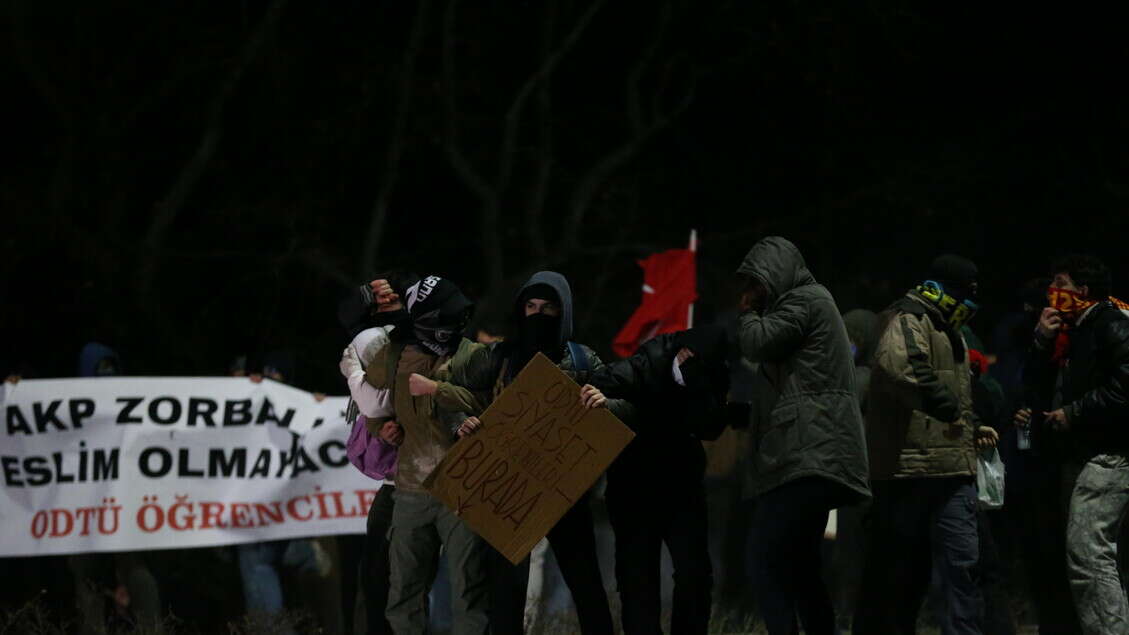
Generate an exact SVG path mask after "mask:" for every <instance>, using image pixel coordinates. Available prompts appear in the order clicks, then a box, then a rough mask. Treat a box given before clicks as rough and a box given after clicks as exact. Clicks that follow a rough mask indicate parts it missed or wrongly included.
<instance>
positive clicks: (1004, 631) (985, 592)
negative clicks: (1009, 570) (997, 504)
mask: <svg viewBox="0 0 1129 635" xmlns="http://www.w3.org/2000/svg"><path fill="white" fill-rule="evenodd" d="M1005 500H1006V499H1005ZM1001 518H1002V515H1001V514H999V512H988V511H984V510H980V511H978V512H977V513H976V520H977V527H978V529H979V540H980V544H979V551H980V561H979V562H977V563H976V572H977V573H976V577H977V579H978V581H979V583H980V593H981V595H982V596H983V597H984V624H983V629H982V630H983V631H984V635H1015V623H1014V620H1013V619H1012V616H1011V607H1010V599H1009V597H1008V593H1007V581H1006V580H1005V573H1004V563H1003V558H1002V557H1001V556H1000V550H999V549H998V548H997V546H996V539H995V536H994V535H993V533H992V523H993V522H994V521H998V520H1000V519H1001Z"/></svg>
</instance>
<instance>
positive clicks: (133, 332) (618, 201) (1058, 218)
mask: <svg viewBox="0 0 1129 635" xmlns="http://www.w3.org/2000/svg"><path fill="white" fill-rule="evenodd" d="M1123 24H1124V20H1123V16H1121V15H1115V13H1114V11H1112V10H1107V9H1100V10H1099V9H1095V8H1093V7H1090V8H1082V7H1065V6H1063V5H1045V6H1044V5H1039V4H1038V3H1036V4H1027V5H1016V6H1010V4H1009V3H988V4H985V3H959V2H958V3H919V2H906V1H896V0H871V1H869V2H859V3H837V2H804V1H799V0H789V1H771V2H737V1H733V2H718V1H700V2H699V1H694V2H691V1H688V0H656V1H654V2H610V1H609V2H596V3H586V2H570V1H568V0H545V1H544V2H505V1H501V0H495V1H487V2H458V1H457V0H417V1H415V2H390V1H373V2H321V3H313V2H308V3H303V2H297V1H295V0H290V1H286V0H274V1H272V2H266V1H252V0H246V1H243V2H217V3H197V2H187V1H182V0H181V1H178V0H164V1H157V2H125V1H113V0H109V1H104V2H38V1H35V2H33V1H31V0H12V1H10V2H7V3H4V5H3V8H2V9H0V81H3V85H4V86H5V89H6V90H5V91H4V99H3V100H0V115H2V116H3V121H4V122H5V123H6V125H5V126H4V139H3V146H4V149H5V154H6V155H7V157H8V161H7V162H6V168H5V169H4V171H3V173H2V175H0V210H3V230H2V233H0V241H2V242H0V245H2V247H3V251H4V254H5V260H6V263H5V266H4V267H3V270H2V271H3V274H2V276H0V293H2V294H3V298H4V309H5V310H4V311H3V318H2V325H3V327H4V332H5V334H6V336H5V338H4V339H5V340H6V343H5V345H4V348H3V360H4V362H5V363H6V364H7V365H8V366H9V367H10V368H15V367H19V366H21V365H22V366H24V367H25V368H26V370H27V372H28V374H30V375H36V376H55V375H64V376H65V375H70V374H73V373H74V370H73V369H74V362H75V357H76V354H77V351H78V349H79V347H80V346H81V344H82V343H83V342H85V341H88V340H90V339H98V340H101V341H104V342H105V343H107V344H110V345H112V346H115V347H117V348H119V349H120V350H121V351H122V354H123V358H124V360H125V369H126V371H127V372H129V373H131V374H216V373H220V372H222V371H223V370H224V368H226V365H227V363H228V361H229V359H230V358H232V357H234V356H235V355H237V354H241V353H244V352H254V351H263V350H268V349H278V348H288V349H292V350H294V351H296V352H297V354H298V356H299V359H300V360H301V362H302V370H301V372H300V373H299V377H298V378H297V381H298V383H299V385H303V386H304V387H307V388H317V389H321V390H327V391H330V392H340V388H339V386H338V382H337V380H336V377H335V372H336V368H335V362H336V357H337V351H338V350H339V347H340V345H341V343H342V334H341V332H340V329H339V327H338V326H337V324H336V320H335V305H336V302H337V300H338V298H339V297H340V296H341V295H342V294H343V293H345V292H346V291H347V290H348V289H349V288H350V287H353V286H356V285H358V284H360V283H361V282H363V281H364V280H366V279H367V276H369V275H370V274H371V273H373V272H376V271H379V270H380V269H382V268H386V267H390V266H396V265H400V266H408V267H411V268H414V269H416V270H418V271H420V272H436V273H439V274H442V275H446V276H449V277H451V278H452V279H454V280H455V281H457V282H458V283H460V284H461V285H462V286H463V287H464V289H466V290H467V291H468V292H469V293H470V294H471V295H472V296H474V297H475V298H476V299H478V300H479V301H480V315H481V316H482V319H484V320H486V321H489V320H491V319H492V316H496V315H497V314H498V312H499V311H500V308H499V307H501V306H504V305H505V304H506V303H507V302H508V301H509V294H510V293H512V290H513V289H514V288H515V287H516V286H517V284H518V283H519V282H520V281H521V280H522V279H523V278H524V276H526V275H528V273H530V272H531V271H534V270H536V269H541V268H552V269H557V270H560V271H562V272H564V273H565V274H566V275H568V276H569V277H570V279H571V280H572V283H573V287H574V291H575V293H576V296H577V300H578V305H579V306H578V310H579V313H578V316H579V326H580V339H581V340H583V341H585V342H588V343H591V344H592V345H593V346H595V347H596V348H597V349H598V350H600V351H601V352H602V353H605V354H610V352H609V349H610V340H611V338H612V336H613V335H614V333H615V332H616V330H617V329H618V327H619V326H620V325H622V323H623V322H624V321H625V320H626V318H627V316H628V315H629V314H630V312H631V310H632V309H633V308H634V306H635V305H636V303H637V302H638V299H639V284H640V272H639V269H638V267H637V266H636V265H635V260H636V259H637V258H639V257H642V256H644V255H646V254H648V253H651V252H653V251H657V250H661V249H666V248H670V247H678V246H682V245H683V244H684V243H685V241H686V238H687V234H688V231H689V229H690V228H697V229H698V230H699V233H700V237H701V252H700V264H699V267H700V273H699V276H700V285H699V286H700V292H701V294H702V302H701V304H700V309H699V314H700V315H703V316H705V317H706V318H707V319H708V316H709V315H711V314H715V313H716V312H718V311H720V310H723V309H725V308H727V307H728V306H729V305H730V304H731V297H730V293H731V288H730V286H729V281H730V275H731V272H732V271H733V269H734V268H735V267H736V265H737V263H738V262H739V261H740V259H741V257H742V256H743V254H744V253H745V251H746V250H747V249H748V248H749V247H750V246H751V245H752V244H753V243H754V242H755V241H756V239H757V238H759V237H761V236H763V235H766V234H768V233H780V234H783V235H785V236H787V237H789V238H791V239H792V240H793V241H794V242H796V243H797V244H798V245H799V246H800V247H801V249H802V250H803V251H804V253H805V255H806V257H807V259H808V261H809V264H810V266H811V269H812V270H813V272H814V273H815V275H816V277H817V278H818V279H820V280H821V281H822V282H824V283H826V284H828V285H829V286H830V287H831V289H832V291H833V292H834V293H835V295H836V297H837V299H838V301H839V303H840V306H841V308H842V309H844V310H847V309H850V308H854V307H859V306H862V307H866V308H871V309H880V308H881V307H882V306H883V305H884V304H885V303H887V302H888V301H889V300H891V299H892V298H893V297H895V296H896V295H897V294H898V293H899V292H900V291H901V290H903V289H904V288H905V287H906V286H907V285H909V284H911V283H912V282H914V281H916V280H917V279H918V278H920V277H921V275H922V272H923V270H924V268H925V266H926V265H927V263H928V262H929V260H930V259H931V258H932V257H933V256H934V255H936V254H938V253H940V252H942V251H956V252H958V253H962V254H965V255H967V256H969V257H971V258H973V259H975V260H977V261H978V262H979V263H980V265H981V270H982V282H981V284H982V298H981V299H982V300H983V304H984V305H985V310H984V314H983V315H982V316H981V318H980V319H979V320H978V321H977V322H978V324H979V325H980V328H981V330H983V331H985V332H986V331H987V330H988V329H987V326H988V324H989V323H990V321H991V319H992V317H993V316H995V315H998V314H999V313H1000V312H1002V311H1003V310H1005V309H1007V308H1009V306H1010V304H1011V303H1012V302H1013V294H1014V291H1015V290H1016V289H1017V288H1018V287H1019V285H1021V284H1022V283H1023V281H1025V280H1026V279H1028V278H1030V277H1032V276H1036V275H1041V274H1045V273H1046V268H1047V264H1048V261H1049V260H1050V258H1051V257H1052V256H1053V255H1054V254H1056V253H1060V252H1063V251H1069V250H1088V251H1093V252H1095V253H1097V254H1098V255H1100V256H1101V257H1103V258H1105V259H1106V260H1107V261H1108V262H1109V263H1110V264H1111V265H1112V266H1113V267H1114V271H1115V290H1117V289H1121V288H1122V287H1121V286H1120V284H1119V283H1120V281H1121V280H1122V279H1123V276H1122V274H1123V272H1124V271H1125V267H1126V265H1127V264H1129V263H1127V262H1126V260H1127V258H1126V256H1125V255H1124V249H1123V248H1122V243H1123V236H1124V235H1125V230H1126V228H1127V225H1129V215H1127V214H1126V202H1127V200H1129V171H1127V167H1129V154H1127V153H1129V150H1127V148H1129V145H1127V144H1126V141H1127V129H1129V116H1127V115H1126V112H1127V109H1126V107H1125V106H1126V95H1125V91H1124V84H1125V81H1124V67H1125V62H1126V57H1127V56H1126V39H1125V38H1124V36H1123V34H1121V33H1119V29H1120V28H1121V25H1123Z"/></svg>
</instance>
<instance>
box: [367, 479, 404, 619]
mask: <svg viewBox="0 0 1129 635" xmlns="http://www.w3.org/2000/svg"><path fill="white" fill-rule="evenodd" d="M395 491H396V486H394V485H391V484H388V483H385V484H384V485H382V486H381V487H380V491H379V492H378V493H377V495H376V499H375V500H373V501H372V506H371V507H369V510H368V527H367V535H366V536H365V547H364V551H363V552H362V554H361V590H362V591H364V594H365V609H366V610H365V616H366V618H367V619H366V621H367V623H368V634H369V635H391V633H392V626H391V625H390V624H389V623H388V618H386V617H385V616H384V610H385V609H386V608H388V578H389V576H390V575H391V569H390V568H389V566H388V528H389V527H391V526H392V510H393V509H395V502H394V501H393V496H392V493H393V492H395Z"/></svg>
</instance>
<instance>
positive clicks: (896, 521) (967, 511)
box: [853, 477, 984, 635]
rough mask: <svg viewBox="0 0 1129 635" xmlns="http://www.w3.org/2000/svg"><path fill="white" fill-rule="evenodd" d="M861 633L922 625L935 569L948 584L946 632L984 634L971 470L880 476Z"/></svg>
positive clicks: (943, 615)
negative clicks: (920, 475)
mask: <svg viewBox="0 0 1129 635" xmlns="http://www.w3.org/2000/svg"><path fill="white" fill-rule="evenodd" d="M872 489H873V492H874V502H873V504H872V505H871V510H870V517H869V519H868V521H869V524H870V526H869V528H868V529H869V533H870V536H869V541H868V542H869V545H868V548H867V563H866V567H865V570H864V573H863V588H862V596H861V597H860V599H859V607H858V610H857V612H856V613H855V621H854V630H853V632H854V633H856V634H858V635H868V634H889V633H902V634H906V635H909V634H912V633H916V632H917V614H918V611H919V610H920V609H921V605H922V601H923V599H924V597H925V593H926V592H927V591H928V588H929V581H930V576H931V570H932V569H936V570H937V572H938V578H939V580H940V583H941V599H942V607H941V610H940V616H939V617H940V621H941V624H940V626H941V632H942V633H943V634H944V635H950V634H958V633H960V634H977V635H978V634H979V633H980V632H981V626H980V625H981V621H982V619H983V612H984V603H983V599H982V596H981V593H980V588H979V585H978V581H977V579H976V563H977V561H978V560H979V558H980V548H979V537H978V529H977V522H976V484H975V482H974V481H973V479H972V477H952V478H918V479H904V480H895V481H876V482H874V483H873V484H872Z"/></svg>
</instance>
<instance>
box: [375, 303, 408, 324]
mask: <svg viewBox="0 0 1129 635" xmlns="http://www.w3.org/2000/svg"><path fill="white" fill-rule="evenodd" d="M411 322H412V319H411V316H409V315H408V310H407V309H405V308H403V307H401V308H399V309H396V310H395V311H379V312H378V311H374V312H373V313H372V324H373V326H395V327H396V328H402V327H405V326H409V325H411Z"/></svg>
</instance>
